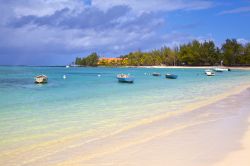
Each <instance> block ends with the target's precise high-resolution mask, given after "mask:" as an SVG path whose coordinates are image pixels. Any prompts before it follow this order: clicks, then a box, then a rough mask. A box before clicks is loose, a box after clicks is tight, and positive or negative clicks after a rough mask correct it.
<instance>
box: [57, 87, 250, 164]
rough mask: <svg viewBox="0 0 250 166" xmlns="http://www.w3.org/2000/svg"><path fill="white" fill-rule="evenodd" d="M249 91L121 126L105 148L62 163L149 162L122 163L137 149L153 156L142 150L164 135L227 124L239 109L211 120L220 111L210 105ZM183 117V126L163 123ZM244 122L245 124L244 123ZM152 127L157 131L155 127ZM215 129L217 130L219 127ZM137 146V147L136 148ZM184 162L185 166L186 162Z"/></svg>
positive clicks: (105, 140) (152, 147)
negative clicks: (212, 108) (209, 117)
mask: <svg viewBox="0 0 250 166" xmlns="http://www.w3.org/2000/svg"><path fill="white" fill-rule="evenodd" d="M246 91H250V89H249V85H246V86H242V87H241V88H240V89H238V90H237V89H236V90H234V91H232V92H231V93H227V94H223V95H219V96H217V97H215V98H214V99H213V100H210V101H209V102H204V101H202V102H200V104H198V105H196V106H188V107H187V108H185V110H186V111H182V112H178V113H176V114H175V116H170V115H169V114H168V115H166V116H164V117H163V116H162V115H161V117H155V118H152V119H145V120H142V121H141V122H140V124H137V125H133V126H127V127H126V128H124V129H121V130H120V131H119V132H115V133H114V134H112V135H110V136H109V137H110V138H104V140H103V142H102V143H105V144H102V146H103V147H102V148H99V147H95V148H97V150H96V151H95V150H94V151H93V152H92V153H90V154H89V155H88V154H85V156H84V157H83V156H81V155H80V156H76V157H73V158H72V159H70V160H67V161H65V162H62V163H59V164H58V165H69V164H70V165H79V164H80V165H81V164H86V165H100V163H105V164H106V165H117V164H119V165H124V166H125V165H135V166H137V165H147V162H146V163H144V162H143V161H141V160H140V161H137V159H136V158H133V159H128V160H129V162H126V164H121V163H122V162H121V161H120V160H122V161H123V158H124V157H125V156H126V157H128V156H127V154H130V153H134V151H137V152H139V153H138V154H137V155H139V156H140V157H141V158H145V159H146V158H148V157H150V156H151V155H150V156H147V155H146V154H141V153H140V152H143V149H144V146H149V147H148V149H154V146H155V145H154V146H153V145H152V144H151V142H152V141H153V142H154V140H157V139H159V138H162V137H163V140H164V142H165V141H166V140H165V137H166V139H168V137H169V136H172V134H175V133H176V132H179V131H186V130H187V131H189V129H190V128H191V129H192V128H193V127H194V128H197V130H205V131H206V128H207V127H208V128H209V127H210V125H214V123H217V122H220V121H223V120H224V119H227V122H226V123H231V121H230V118H228V117H227V116H229V117H230V116H231V114H234V111H236V112H237V110H231V112H230V115H227V113H226V114H225V117H224V118H221V117H217V118H214V117H211V119H207V117H206V116H210V114H211V116H213V114H216V112H214V111H210V110H206V109H207V108H209V107H212V106H213V105H214V104H215V105H217V106H218V107H219V106H220V104H217V103H221V102H224V101H226V102H227V104H228V100H230V99H231V98H233V100H235V99H237V98H238V97H241V95H242V94H243V93H245V92H246ZM249 94H250V93H249ZM237 96H238V97H237ZM249 96H250V95H249ZM249 96H248V97H249ZM236 104H237V103H236ZM225 107H226V108H227V105H225ZM234 108H236V107H234ZM203 109H205V110H206V111H204V110H203ZM200 111H201V112H200ZM224 111H225V110H224ZM224 111H223V110H222V111H220V112H222V113H221V114H224V113H225V112H224ZM203 112H205V113H204V115H203ZM171 115H172V114H171ZM196 116H197V118H198V121H197V122H196V121H195V122H192V121H193V120H192V119H193V118H194V117H196ZM200 116H201V117H202V119H203V120H201V121H200V120H199V117H200ZM223 116H224V115H223ZM248 116H249V115H248ZM180 117H181V118H183V117H184V119H183V120H184V121H185V120H186V121H188V123H184V124H183V125H179V124H178V125H176V124H175V125H176V126H175V125H174V126H175V127H173V128H171V129H169V128H168V127H167V128H166V127H162V126H161V125H162V123H167V124H168V123H169V122H168V121H171V119H174V120H176V118H177V120H178V118H180ZM241 118H244V117H241ZM236 121H237V123H240V121H239V120H238V119H237V117H236ZM169 125H170V126H171V125H172V124H169ZM203 125H205V126H206V125H208V126H206V128H203V127H202V126H203ZM240 125H242V124H240ZM242 126H243V127H242ZM242 126H241V128H244V127H245V125H242ZM223 127H224V126H223ZM152 128H153V129H154V130H152ZM214 129H215V130H217V129H216V127H215V128H214ZM214 129H213V130H214ZM209 130H211V129H210V128H209ZM235 130H237V129H235ZM244 131H245V130H244ZM241 132H243V131H241ZM217 134H221V133H217ZM135 135H136V136H135ZM217 136H218V135H217ZM241 136H242V135H241V134H239V135H237V140H238V139H240V138H239V137H241ZM123 137H125V138H126V139H125V140H124V139H122V140H118V139H117V138H123ZM202 137H203V136H202ZM184 138H185V137H184ZM185 139H188V138H185ZM193 139H197V140H196V141H198V142H199V141H201V140H200V139H199V138H193ZM223 139H227V138H225V136H222V138H221V140H223ZM202 141H204V140H202ZM231 141H232V142H233V141H235V140H233V139H232V140H231ZM114 142H115V143H117V142H119V143H117V144H114ZM164 142H163V141H156V142H155V143H154V144H157V146H159V147H160V146H161V145H162V144H163V145H164ZM106 143H107V144H106ZM176 143H177V144H178V143H181V142H176ZM194 143H195V142H194ZM215 143H218V142H216V141H215ZM168 146H170V145H168ZM185 146H186V145H185ZM192 146H194V145H192ZM201 146H206V145H204V142H203V144H201ZM138 147H139V149H137V148H138ZM229 147H230V148H229V149H228V150H227V151H223V150H221V152H222V153H221V154H220V155H221V156H220V158H219V159H221V158H224V156H225V155H227V154H228V153H230V152H231V151H233V149H232V147H231V145H229ZM95 148H94V149H95ZM134 148H135V149H136V150H134ZM166 148H167V147H166ZM172 148H175V147H172ZM208 148H209V147H208ZM198 149H199V148H198ZM200 150H201V149H200ZM150 151H152V153H154V155H153V156H159V155H161V153H162V152H160V153H159V152H158V151H155V152H154V150H150ZM148 153H149V152H148ZM150 153H151V152H150ZM164 153H165V152H164ZM194 153H195V152H194ZM207 153H208V154H209V152H207ZM141 155H142V156H141ZM209 155H210V154H209ZM175 157H178V156H175ZM203 157H205V156H203ZM215 158H216V157H215ZM100 159H101V160H100ZM161 159H162V160H163V161H165V162H167V161H166V160H165V159H164V158H160V160H161ZM219 159H218V158H217V159H216V161H217V160H219ZM110 160H112V161H113V164H112V163H109V161H110ZM158 160H159V159H158ZM141 162H142V163H141ZM152 162H153V163H151V165H152V164H154V165H158V164H155V163H154V162H155V161H154V160H153V161H152ZM172 162H173V161H172ZM138 163H140V164H138ZM212 163H214V161H213V162H212V161H211V162H209V164H212ZM105 164H103V165H105ZM165 164H167V163H165ZM209 164H208V165H209ZM148 165H150V164H148ZM159 165H161V164H159ZM172 165H173V166H175V164H174V163H172ZM177 165H178V164H177ZM177 165H176V166H177ZM181 165H183V163H182V164H181ZM204 165H206V163H204ZM178 166H179V165H178ZM190 166H193V164H190Z"/></svg>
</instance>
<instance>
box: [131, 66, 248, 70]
mask: <svg viewBox="0 0 250 166" xmlns="http://www.w3.org/2000/svg"><path fill="white" fill-rule="evenodd" d="M128 67H129V66H128ZM133 67H137V68H152V69H212V68H215V67H218V66H133ZM223 67H225V68H230V69H234V70H250V67H248V66H245V67H233V66H232V67H231V66H223Z"/></svg>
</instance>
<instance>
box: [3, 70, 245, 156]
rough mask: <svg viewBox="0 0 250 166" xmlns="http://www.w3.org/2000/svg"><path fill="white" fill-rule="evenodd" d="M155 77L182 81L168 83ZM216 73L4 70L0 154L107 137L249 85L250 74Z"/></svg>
mask: <svg viewBox="0 0 250 166" xmlns="http://www.w3.org/2000/svg"><path fill="white" fill-rule="evenodd" d="M152 72H160V73H162V74H164V73H174V74H177V75H178V76H179V77H178V79H176V80H169V79H165V78H164V77H163V76H161V77H153V76H150V75H149V73H152ZM119 73H129V74H131V75H133V76H134V77H135V82H134V84H124V83H118V82H117V79H116V75H117V74H119ZM39 74H45V75H47V76H48V77H49V82H48V84H45V85H37V84H34V76H36V75H39ZM216 74H217V75H216V76H215V77H207V76H205V75H204V69H146V68H145V69H142V68H140V69H139V68H68V69H67V68H65V67H0V133H1V134H0V151H1V150H4V149H8V148H15V147H20V146H25V145H30V144H36V143H39V142H46V141H50V140H58V139H59V140H60V139H61V138H64V137H66V136H70V135H74V134H79V133H80V134H81V138H86V139H90V137H91V136H92V137H95V136H96V135H105V134H107V133H109V132H112V131H115V130H118V129H119V128H121V127H122V126H124V125H128V124H130V123H131V122H135V121H137V120H138V119H142V118H145V117H146V118H147V117H152V116H154V115H158V114H161V113H165V112H168V111H178V110H179V109H181V108H182V107H183V106H185V105H187V104H189V103H192V102H195V101H199V100H203V99H206V98H208V97H211V96H214V95H218V94H220V93H223V92H225V91H228V90H230V89H232V88H233V87H236V86H238V85H240V84H243V83H249V82H250V72H249V71H240V70H233V71H232V72H223V73H216ZM63 75H66V76H67V79H63ZM98 75H101V76H100V77H98Z"/></svg>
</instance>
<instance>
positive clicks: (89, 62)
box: [75, 53, 99, 66]
mask: <svg viewBox="0 0 250 166" xmlns="http://www.w3.org/2000/svg"><path fill="white" fill-rule="evenodd" d="M98 61H99V56H98V55H97V53H92V54H90V55H89V56H87V57H85V58H78V57H77V58H76V60H75V64H76V65H80V66H97V65H98Z"/></svg>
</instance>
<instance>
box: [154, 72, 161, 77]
mask: <svg viewBox="0 0 250 166" xmlns="http://www.w3.org/2000/svg"><path fill="white" fill-rule="evenodd" d="M152 76H156V77H157V76H161V74H160V73H153V74H152Z"/></svg>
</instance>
